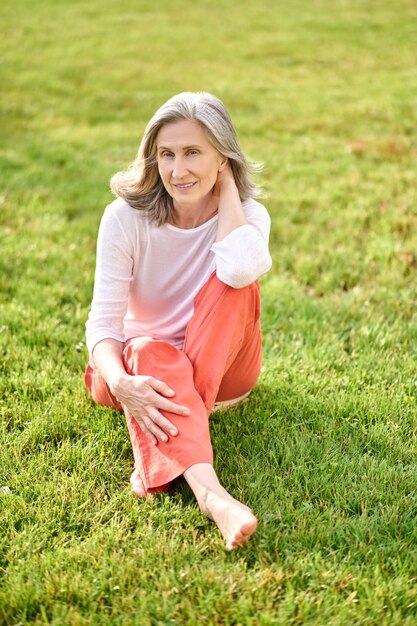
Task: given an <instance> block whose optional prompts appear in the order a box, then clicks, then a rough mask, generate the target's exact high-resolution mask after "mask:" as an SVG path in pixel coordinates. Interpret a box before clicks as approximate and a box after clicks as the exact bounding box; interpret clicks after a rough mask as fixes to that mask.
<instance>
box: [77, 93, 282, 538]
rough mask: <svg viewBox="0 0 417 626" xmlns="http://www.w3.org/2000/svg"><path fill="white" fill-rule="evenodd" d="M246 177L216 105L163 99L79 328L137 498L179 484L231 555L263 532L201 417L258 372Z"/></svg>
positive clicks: (121, 180) (262, 227)
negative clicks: (230, 485) (123, 425)
mask: <svg viewBox="0 0 417 626" xmlns="http://www.w3.org/2000/svg"><path fill="white" fill-rule="evenodd" d="M250 173H251V166H250V165H249V164H248V162H247V161H246V159H245V157H244V155H243V153H242V151H241V149H240V147H239V144H238V141H237V138H236V133H235V130H234V127H233V124H232V122H231V119H230V116H229V114H228V112H227V110H226V108H225V107H224V105H223V103H222V102H221V101H220V100H218V99H217V98H215V97H214V96H212V95H210V94H208V93H182V94H179V95H177V96H174V97H173V98H171V99H170V100H168V102H166V103H165V104H164V105H163V106H162V107H161V108H160V109H159V110H158V111H157V112H156V113H155V115H154V116H153V117H152V119H151V120H150V122H149V124H148V126H147V127H146V130H145V133H144V136H143V139H142V142H141V145H140V148H139V153H138V156H137V158H136V160H135V161H134V162H133V163H132V165H131V167H130V168H129V170H128V171H127V172H121V173H119V174H117V175H116V176H115V177H113V179H112V183H111V187H112V191H113V192H114V193H115V194H116V195H117V196H118V197H117V199H116V200H115V201H114V202H113V203H112V204H110V205H109V206H108V207H107V208H106V211H105V213H104V215H103V218H102V221H101V224H100V230H99V236H98V244H97V267H96V276H95V285H94V296H93V301H92V305H91V311H90V315H89V319H88V321H87V345H88V349H89V354H90V363H89V365H88V366H87V370H86V373H85V383H86V386H87V389H88V390H89V392H90V394H91V396H92V398H93V399H94V400H96V401H97V402H99V403H101V404H104V405H106V406H111V407H114V408H117V409H120V410H123V411H124V413H125V415H126V420H127V425H128V429H129V434H130V438H131V442H132V448H133V454H134V459H135V468H134V472H133V474H132V477H131V484H132V488H133V490H134V492H135V494H136V495H138V496H145V495H147V494H151V493H156V492H159V491H163V490H166V489H168V488H169V485H170V484H171V483H172V481H173V480H174V479H175V478H177V477H178V476H181V475H183V476H184V478H185V480H186V481H187V483H188V484H189V486H190V487H191V489H192V491H193V492H194V494H195V496H196V499H197V502H198V505H199V507H200V509H201V510H202V511H203V512H204V513H205V514H206V515H208V516H209V517H210V518H211V519H213V520H214V521H215V523H216V524H217V526H218V528H219V530H220V532H221V533H222V535H223V537H224V539H225V542H226V547H227V548H228V549H230V550H231V549H233V548H235V547H237V546H239V545H242V544H243V543H245V542H246V541H247V539H248V538H249V537H250V535H251V534H252V533H253V532H254V531H255V529H256V525H257V520H256V517H255V516H254V514H253V513H252V511H251V510H250V509H249V508H248V507H247V506H245V505H244V504H242V503H241V502H239V501H237V500H235V499H234V498H233V497H232V496H231V495H230V494H229V493H228V492H227V491H226V490H225V489H224V488H223V487H222V486H221V484H220V483H219V480H218V478H217V475H216V473H215V471H214V468H213V453H212V448H211V443H210V435H209V428H208V416H209V415H210V413H211V411H212V410H213V407H214V404H215V402H216V403H217V404H218V405H220V406H221V405H227V406H229V405H231V404H234V403H235V402H239V401H241V400H242V399H244V398H245V397H246V396H247V395H248V394H249V392H250V390H251V389H252V388H253V387H254V385H255V384H256V382H257V379H258V376H259V372H260V366H261V350H262V347H261V332H260V325H259V306H260V304H259V287H258V283H257V279H258V277H259V276H260V275H261V274H263V273H265V272H267V271H268V270H269V269H270V266H271V258H270V255H269V252H268V237H269V228H270V220H269V216H268V214H267V212H266V209H265V208H264V207H263V206H262V205H261V204H259V203H258V202H256V201H255V200H254V199H253V196H255V195H256V191H257V190H256V186H255V185H254V183H253V182H252V180H251V176H250Z"/></svg>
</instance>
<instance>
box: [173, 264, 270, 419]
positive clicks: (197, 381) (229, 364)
mask: <svg viewBox="0 0 417 626" xmlns="http://www.w3.org/2000/svg"><path fill="white" fill-rule="evenodd" d="M184 352H185V353H186V355H187V356H188V358H189V359H190V361H191V363H192V365H193V371H194V385H195V387H196V389H197V391H198V393H199V394H200V396H201V398H202V399H203V402H204V404H205V406H206V409H207V412H208V413H210V412H211V410H212V408H213V404H214V402H215V400H217V401H222V400H230V399H233V398H237V397H239V396H242V395H243V394H245V393H246V392H248V391H250V390H251V389H252V388H253V387H254V386H255V384H256V382H257V380H258V378H259V373H260V370H261V363H262V335H261V327H260V295H259V285H258V283H257V282H256V283H252V284H250V285H248V286H247V287H244V288H243V289H233V288H232V287H229V286H228V285H226V284H225V283H222V282H221V281H220V280H219V279H218V278H217V276H216V275H215V274H213V275H212V276H211V278H210V279H209V280H208V282H207V283H206V284H205V285H204V287H203V288H202V289H201V291H200V292H199V293H198V295H197V297H196V299H195V302H194V315H193V317H192V319H191V321H190V323H189V324H188V327H187V331H186V336H185V343H184Z"/></svg>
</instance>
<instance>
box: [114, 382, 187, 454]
mask: <svg viewBox="0 0 417 626" xmlns="http://www.w3.org/2000/svg"><path fill="white" fill-rule="evenodd" d="M112 392H113V394H114V395H115V396H116V398H117V399H118V400H119V402H121V403H122V404H123V405H124V406H125V407H126V408H127V410H128V411H129V412H130V413H131V414H132V415H133V417H134V418H135V419H136V421H137V423H138V424H139V426H140V428H141V429H142V431H143V433H144V434H145V435H146V436H147V438H148V439H149V441H150V442H151V443H153V444H155V445H156V444H157V443H158V439H159V441H164V442H165V441H168V435H169V436H171V437H175V436H176V435H178V429H177V428H176V426H174V424H172V423H171V422H170V421H169V420H168V419H167V418H166V417H164V416H163V415H162V413H160V410H161V409H163V410H164V411H169V412H170V413H176V414H177V415H182V416H188V415H190V410H189V409H188V408H187V407H185V406H181V405H179V404H175V403H174V402H171V400H168V398H169V397H172V396H174V395H175V392H174V391H173V390H172V389H170V387H168V385H167V384H166V383H164V382H162V381H161V380H158V379H157V378H153V376H130V375H126V376H123V377H121V378H120V379H119V380H118V381H117V383H116V384H115V385H114V386H112Z"/></svg>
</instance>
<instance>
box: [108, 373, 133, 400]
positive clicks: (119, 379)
mask: <svg viewBox="0 0 417 626" xmlns="http://www.w3.org/2000/svg"><path fill="white" fill-rule="evenodd" d="M128 378H130V376H129V374H127V373H126V372H117V374H114V375H113V376H112V377H111V378H109V379H108V380H107V381H106V382H107V384H108V386H109V389H110V391H111V392H112V394H113V395H114V396H116V398H117V396H118V394H119V393H120V391H121V390H122V389H123V387H124V385H125V384H126V381H127V380H128Z"/></svg>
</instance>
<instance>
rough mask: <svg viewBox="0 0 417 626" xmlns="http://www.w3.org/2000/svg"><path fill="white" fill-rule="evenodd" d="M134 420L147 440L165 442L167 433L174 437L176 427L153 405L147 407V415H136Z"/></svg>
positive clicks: (176, 432)
mask: <svg viewBox="0 0 417 626" xmlns="http://www.w3.org/2000/svg"><path fill="white" fill-rule="evenodd" d="M136 421H137V422H138V424H139V426H140V427H141V429H142V431H143V433H144V434H145V435H146V436H147V438H148V439H149V441H150V442H151V443H153V444H154V445H156V444H157V443H158V440H159V441H163V442H167V441H168V435H170V436H171V437H176V435H178V429H177V428H176V426H174V424H172V423H171V422H170V421H169V420H168V419H167V418H166V417H164V416H163V415H161V413H159V411H158V410H157V409H155V408H154V407H149V408H148V415H145V416H142V417H137V418H136Z"/></svg>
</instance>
